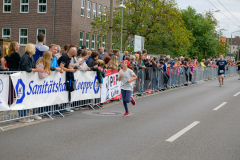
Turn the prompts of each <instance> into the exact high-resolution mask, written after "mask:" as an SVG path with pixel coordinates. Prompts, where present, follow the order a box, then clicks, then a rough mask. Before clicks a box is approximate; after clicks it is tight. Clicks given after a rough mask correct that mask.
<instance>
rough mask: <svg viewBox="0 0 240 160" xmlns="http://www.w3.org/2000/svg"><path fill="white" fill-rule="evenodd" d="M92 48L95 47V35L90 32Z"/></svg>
mask: <svg viewBox="0 0 240 160" xmlns="http://www.w3.org/2000/svg"><path fill="white" fill-rule="evenodd" d="M92 49H95V35H94V34H92Z"/></svg>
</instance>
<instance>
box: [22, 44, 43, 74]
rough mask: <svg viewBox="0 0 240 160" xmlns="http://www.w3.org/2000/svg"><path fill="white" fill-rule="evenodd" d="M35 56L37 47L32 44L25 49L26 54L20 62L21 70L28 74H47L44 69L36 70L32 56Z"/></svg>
mask: <svg viewBox="0 0 240 160" xmlns="http://www.w3.org/2000/svg"><path fill="white" fill-rule="evenodd" d="M34 54H35V45H34V44H32V43H29V44H27V46H26V47H25V54H24V55H23V56H22V59H21V61H20V70H21V71H26V72H41V73H43V72H45V71H44V70H43V69H42V68H36V65H35V62H34V60H33V59H32V56H33V55H34Z"/></svg>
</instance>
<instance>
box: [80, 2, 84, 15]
mask: <svg viewBox="0 0 240 160" xmlns="http://www.w3.org/2000/svg"><path fill="white" fill-rule="evenodd" d="M84 9H85V0H82V3H81V16H84V11H85V10H84Z"/></svg>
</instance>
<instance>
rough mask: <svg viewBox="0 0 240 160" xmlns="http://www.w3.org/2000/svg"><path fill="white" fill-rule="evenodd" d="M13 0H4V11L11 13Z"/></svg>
mask: <svg viewBox="0 0 240 160" xmlns="http://www.w3.org/2000/svg"><path fill="white" fill-rule="evenodd" d="M11 6H12V0H3V13H11Z"/></svg>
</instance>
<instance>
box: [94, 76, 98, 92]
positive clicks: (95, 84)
mask: <svg viewBox="0 0 240 160" xmlns="http://www.w3.org/2000/svg"><path fill="white" fill-rule="evenodd" d="M93 90H94V93H95V94H97V93H98V91H99V83H98V79H97V76H96V77H95V79H94V83H93Z"/></svg>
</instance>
